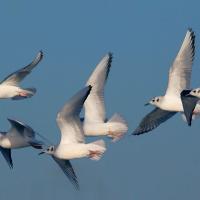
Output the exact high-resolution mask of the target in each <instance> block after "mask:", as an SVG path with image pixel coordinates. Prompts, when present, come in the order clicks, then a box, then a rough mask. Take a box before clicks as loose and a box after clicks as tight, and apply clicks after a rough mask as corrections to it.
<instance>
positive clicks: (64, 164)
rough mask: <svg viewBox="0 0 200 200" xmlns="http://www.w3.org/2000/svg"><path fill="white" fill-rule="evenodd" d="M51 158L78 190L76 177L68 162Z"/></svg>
mask: <svg viewBox="0 0 200 200" xmlns="http://www.w3.org/2000/svg"><path fill="white" fill-rule="evenodd" d="M52 158H53V159H54V160H55V162H56V163H57V164H58V165H59V167H60V168H61V169H62V171H63V172H64V174H65V175H66V176H67V177H68V179H69V180H70V182H71V183H72V184H73V185H74V186H75V188H76V189H77V190H79V183H78V179H77V176H76V174H75V172H74V169H73V167H72V165H71V163H70V161H69V160H61V159H58V158H56V157H55V156H52Z"/></svg>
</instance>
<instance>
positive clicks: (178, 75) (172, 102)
mask: <svg viewBox="0 0 200 200" xmlns="http://www.w3.org/2000/svg"><path fill="white" fill-rule="evenodd" d="M194 54H195V35H194V32H193V31H192V30H191V29H189V30H188V31H187V33H186V36H185V38H184V40H183V43H182V46H181V48H180V50H179V52H178V54H177V56H176V58H175V60H174V62H173V64H172V66H171V68H170V70H169V80H168V87H167V90H166V93H165V95H164V96H157V97H154V98H152V99H151V101H150V102H149V103H147V104H146V105H148V104H152V105H154V106H156V108H155V109H154V110H153V111H152V112H150V113H149V114H147V116H146V117H145V118H144V119H143V120H142V121H141V123H140V124H139V126H138V127H137V128H136V130H135V131H134V132H133V134H134V135H140V134H143V133H145V132H149V131H151V130H153V129H154V128H156V127H157V126H159V125H160V124H161V123H163V122H165V121H166V120H168V119H169V118H171V117H172V116H174V115H175V114H176V113H177V112H183V106H182V102H181V92H182V91H183V90H186V89H188V88H190V78H191V72H192V64H193V60H194ZM199 108H200V106H199V105H197V106H196V108H195V111H196V112H200V109H199Z"/></svg>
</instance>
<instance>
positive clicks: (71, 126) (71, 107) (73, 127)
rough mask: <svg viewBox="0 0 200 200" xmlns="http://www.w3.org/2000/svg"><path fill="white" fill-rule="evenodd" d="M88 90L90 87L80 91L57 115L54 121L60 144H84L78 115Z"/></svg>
mask: <svg viewBox="0 0 200 200" xmlns="http://www.w3.org/2000/svg"><path fill="white" fill-rule="evenodd" d="M90 90H91V86H87V87H85V88H84V89H82V90H80V91H79V92H78V93H76V94H75V95H74V96H73V97H72V98H71V99H70V100H69V101H68V102H67V103H66V104H65V105H64V107H63V108H62V109H61V111H60V112H59V113H58V115H57V119H56V121H57V124H58V127H59V128H60V131H61V141H60V143H63V144H67V143H79V142H80V143H82V142H84V134H83V127H82V123H81V121H80V119H79V114H80V112H81V109H82V107H83V104H84V102H85V100H86V98H87V96H88V95H89V93H90Z"/></svg>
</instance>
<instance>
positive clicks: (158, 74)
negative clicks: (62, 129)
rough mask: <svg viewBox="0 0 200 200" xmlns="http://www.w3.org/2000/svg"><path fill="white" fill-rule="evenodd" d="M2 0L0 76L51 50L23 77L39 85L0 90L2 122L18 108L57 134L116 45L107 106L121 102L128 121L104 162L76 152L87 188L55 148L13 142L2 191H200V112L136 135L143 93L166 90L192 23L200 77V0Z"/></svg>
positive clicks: (58, 194) (156, 195) (165, 197)
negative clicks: (75, 180)
mask: <svg viewBox="0 0 200 200" xmlns="http://www.w3.org/2000/svg"><path fill="white" fill-rule="evenodd" d="M0 5H1V6H0V27H1V28H0V53H1V59H0V66H1V72H0V77H1V78H2V79H3V78H4V77H5V76H6V75H8V74H9V73H10V72H13V71H15V70H16V69H19V68H20V67H22V66H24V65H26V64H27V63H29V62H30V61H31V60H32V59H33V57H34V56H35V55H36V54H37V52H38V51H39V50H41V49H42V50H43V52H44V59H43V61H42V62H41V63H40V64H39V66H38V67H37V68H36V69H35V70H34V71H33V73H32V74H31V75H30V76H29V77H27V78H26V79H25V81H24V82H23V84H22V85H23V86H24V87H29V86H35V87H36V88H37V89H38V92H37V94H36V95H35V96H34V97H33V98H31V99H28V100H24V101H10V100H1V102H0V129H1V130H7V129H8V128H9V123H8V122H7V120H6V118H7V117H14V118H17V119H19V120H22V121H23V122H26V123H27V124H29V125H30V126H32V127H33V128H34V129H35V130H36V131H38V132H40V133H41V134H43V135H45V136H46V137H47V138H49V139H50V140H51V141H53V142H54V143H57V142H59V138H60V135H59V130H58V128H57V125H56V122H55V118H56V114H57V111H58V110H59V109H60V108H61V107H62V106H63V105H64V103H65V102H66V100H67V99H68V98H69V97H70V96H71V95H73V94H74V93H75V92H76V91H77V90H79V89H80V88H82V87H83V86H84V84H85V82H86V80H87V78H88V76H89V75H90V73H91V72H92V70H93V69H94V67H95V66H96V64H97V63H98V62H99V60H100V59H101V58H102V57H103V56H104V55H105V54H106V53H107V52H109V51H111V52H113V54H114V60H113V64H112V69H111V72H110V76H109V80H108V82H107V85H106V92H105V99H106V106H107V116H108V117H110V116H111V115H112V114H113V113H114V112H119V113H121V114H122V115H123V116H124V117H125V118H126V120H127V121H128V124H129V133H128V134H127V136H126V137H125V138H124V139H123V140H121V141H119V142H118V143H115V144H113V143H111V141H110V140H108V139H106V143H107V148H108V150H107V152H106V154H105V155H104V157H103V158H102V160H100V161H99V162H93V161H91V160H88V159H80V160H74V161H72V164H73V166H74V168H75V170H76V173H77V175H78V177H79V181H80V187H81V190H80V192H77V191H75V190H74V188H73V186H72V185H71V184H70V182H69V181H68V180H67V178H66V177H65V176H64V174H63V173H62V172H61V170H60V169H59V168H58V167H57V165H56V164H55V163H54V162H53V160H52V159H51V158H50V157H48V156H42V157H39V156H38V155H37V151H35V150H34V149H31V148H26V149H21V150H14V151H13V161H14V169H13V170H12V171H10V169H9V168H8V166H7V164H6V162H5V161H4V159H3V158H2V156H1V157H0V162H1V172H0V174H1V192H0V199H2V200H8V199H14V198H15V199H20V200H25V199H26V200H27V199H30V200H33V199H36V198H39V199H48V200H51V199H52V200H54V199H63V198H65V199H74V200H79V199H81V200H94V199H95V200H102V199H104V200H110V199H116V200H121V199H126V200H133V199H137V200H146V199H148V200H157V199H158V200H160V199H162V200H169V199H170V200H177V199H181V200H188V199H192V200H198V199H199V196H200V191H199V184H200V171H199V168H200V156H199V155H200V148H199V141H200V133H199V132H200V131H199V130H200V122H199V120H196V121H195V122H194V123H193V126H192V127H191V128H189V127H187V125H186V123H184V122H183V121H182V119H181V117H180V115H179V114H177V115H176V116H175V117H173V118H172V119H170V120H169V121H167V122H166V123H165V124H163V125H161V126H160V127H159V128H157V129H156V130H154V131H153V132H151V133H149V134H146V135H143V136H139V137H133V136H130V133H131V132H132V131H133V130H134V128H136V126H137V125H138V123H139V121H140V120H141V118H142V117H143V116H144V115H145V114H146V113H148V112H149V111H150V110H152V109H153V108H151V107H144V103H146V101H148V100H149V99H150V98H151V97H153V96H156V95H161V94H163V93H164V91H165V89H166V86H167V78H168V70H169V67H170V64H171V63H172V61H173V59H174V57H175V56H176V53H177V51H178V50H179V48H180V45H181V42H182V40H183V38H184V36H185V33H186V31H187V28H188V27H192V28H193V30H194V31H195V33H196V57H195V61H194V66H193V74H192V86H193V87H198V86H199V85H200V79H199V72H200V59H199V57H200V51H199V45H200V26H199V19H200V12H199V6H200V3H199V1H195V0H191V1H178V0H175V1H172V0H169V1H158V0H157V1H156V0H152V1H144V0H140V1H139V0H138V1H134V0H123V1H120V0H116V1H114V0H101V1H94V0H85V1H80V0H73V1H72V0H67V1H66V0H57V1H51V0H48V1H47V0H43V1H38V0H34V1H25V0H18V1H14V0H10V1H9V0H8V1H3V2H1V4H0Z"/></svg>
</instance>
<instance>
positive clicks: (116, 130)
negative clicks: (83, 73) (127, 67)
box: [84, 53, 128, 141]
mask: <svg viewBox="0 0 200 200" xmlns="http://www.w3.org/2000/svg"><path fill="white" fill-rule="evenodd" d="M111 63H112V54H111V53H108V54H107V55H105V56H104V57H103V59H102V60H101V61H100V62H99V64H98V65H97V66H96V68H95V70H94V71H93V72H92V74H91V76H90V77H89V79H88V81H87V83H86V85H91V86H92V91H91V93H90V95H89V96H88V98H87V99H86V101H85V103H84V108H85V117H84V134H85V135H87V136H98V135H107V136H109V137H111V138H113V140H114V141H115V140H118V139H120V138H121V137H122V136H123V135H124V134H125V133H126V132H127V130H128V126H127V123H126V122H125V120H124V119H123V118H122V117H121V116H120V115H119V114H117V113H116V114H114V115H113V117H112V118H111V119H110V120H106V111H105V105H104V87H105V83H106V80H107V78H108V74H109V71H110V67H111Z"/></svg>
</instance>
